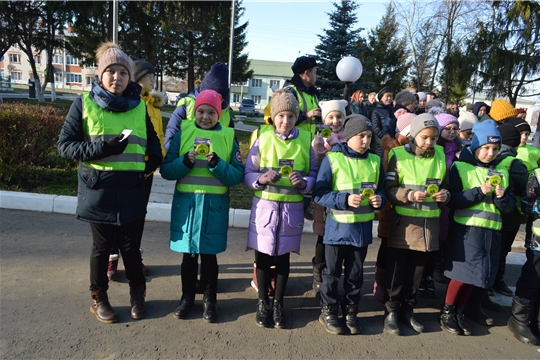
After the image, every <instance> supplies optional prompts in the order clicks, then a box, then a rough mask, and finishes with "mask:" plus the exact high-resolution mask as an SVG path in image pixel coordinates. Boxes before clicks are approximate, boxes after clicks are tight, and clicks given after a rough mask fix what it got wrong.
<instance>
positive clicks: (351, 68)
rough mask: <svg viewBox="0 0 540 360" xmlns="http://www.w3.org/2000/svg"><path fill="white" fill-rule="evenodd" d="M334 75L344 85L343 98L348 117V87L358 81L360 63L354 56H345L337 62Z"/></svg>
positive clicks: (360, 68)
mask: <svg viewBox="0 0 540 360" xmlns="http://www.w3.org/2000/svg"><path fill="white" fill-rule="evenodd" d="M336 75H337V77H338V78H339V80H341V81H343V82H344V83H345V88H344V90H343V98H344V99H345V100H346V101H347V109H346V112H347V115H350V113H351V111H350V105H349V103H350V101H351V100H350V99H349V85H350V84H352V83H354V82H355V81H356V80H358V79H360V76H361V75H362V63H361V62H360V60H358V59H357V58H355V57H354V56H345V57H344V58H342V59H341V60H339V62H338V64H337V66H336Z"/></svg>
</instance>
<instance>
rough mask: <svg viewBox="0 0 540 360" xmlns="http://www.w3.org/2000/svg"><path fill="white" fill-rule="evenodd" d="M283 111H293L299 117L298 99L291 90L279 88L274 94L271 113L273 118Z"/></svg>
mask: <svg viewBox="0 0 540 360" xmlns="http://www.w3.org/2000/svg"><path fill="white" fill-rule="evenodd" d="M282 111H291V112H293V113H294V116H295V117H296V118H297V119H298V100H296V98H295V97H294V95H293V94H291V93H290V92H288V91H286V90H283V89H279V90H276V92H275V93H274V94H273V95H272V107H271V109H270V115H271V116H272V119H273V118H274V117H275V116H276V115H277V114H279V113H280V112H282Z"/></svg>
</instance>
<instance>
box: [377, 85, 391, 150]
mask: <svg viewBox="0 0 540 360" xmlns="http://www.w3.org/2000/svg"><path fill="white" fill-rule="evenodd" d="M393 95H394V92H393V91H392V88H391V87H390V86H383V87H382V89H381V90H379V92H378V93H377V105H376V106H375V109H373V112H372V113H371V124H372V127H373V139H372V140H371V149H372V150H374V151H375V152H376V153H377V155H379V156H381V155H382V149H381V139H382V137H383V135H384V131H383V128H384V124H385V122H386V119H387V118H388V112H389V111H390V106H392V97H393Z"/></svg>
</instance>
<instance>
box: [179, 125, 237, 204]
mask: <svg viewBox="0 0 540 360" xmlns="http://www.w3.org/2000/svg"><path fill="white" fill-rule="evenodd" d="M181 131H182V138H181V140H180V141H181V144H180V151H179V156H180V157H182V156H184V154H186V153H188V152H190V151H193V150H194V148H195V139H196V138H202V139H209V140H210V152H213V153H216V154H217V155H218V156H219V157H220V158H221V159H223V160H224V161H226V162H229V160H230V156H231V151H232V149H233V143H234V130H233V129H231V128H227V127H222V128H221V130H204V129H200V128H198V127H197V126H196V125H195V121H182V130H181ZM176 189H177V190H178V191H179V192H183V193H194V194H225V193H226V192H227V190H228V186H226V185H223V184H222V183H221V181H219V180H218V179H217V178H216V177H215V175H214V174H212V172H211V171H210V170H209V169H208V159H207V158H205V157H204V156H202V155H197V156H196V157H195V164H194V165H193V169H191V171H190V172H189V173H187V175H186V176H184V177H183V178H182V179H180V180H178V181H177V182H176Z"/></svg>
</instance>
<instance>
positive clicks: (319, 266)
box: [311, 257, 325, 299]
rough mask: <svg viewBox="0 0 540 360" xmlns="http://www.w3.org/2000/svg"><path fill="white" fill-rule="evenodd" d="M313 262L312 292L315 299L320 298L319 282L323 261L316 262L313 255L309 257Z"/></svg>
mask: <svg viewBox="0 0 540 360" xmlns="http://www.w3.org/2000/svg"><path fill="white" fill-rule="evenodd" d="M311 263H312V264H313V292H314V293H315V297H316V298H317V299H320V298H321V282H322V270H323V269H324V265H325V263H323V262H322V263H316V262H315V257H313V259H311Z"/></svg>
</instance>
